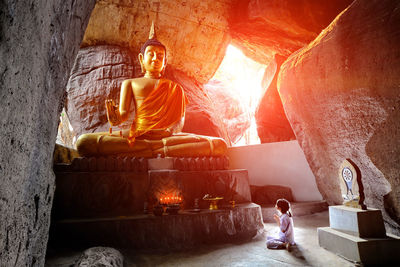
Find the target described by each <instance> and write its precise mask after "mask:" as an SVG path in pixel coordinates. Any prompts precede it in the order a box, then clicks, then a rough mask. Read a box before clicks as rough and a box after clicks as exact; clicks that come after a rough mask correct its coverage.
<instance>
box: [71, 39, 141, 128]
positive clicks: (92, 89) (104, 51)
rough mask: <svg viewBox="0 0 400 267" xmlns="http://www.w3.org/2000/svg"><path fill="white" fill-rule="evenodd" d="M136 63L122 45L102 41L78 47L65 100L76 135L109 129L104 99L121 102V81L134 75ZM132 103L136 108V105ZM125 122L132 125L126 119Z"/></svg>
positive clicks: (127, 126) (126, 126)
mask: <svg viewBox="0 0 400 267" xmlns="http://www.w3.org/2000/svg"><path fill="white" fill-rule="evenodd" d="M134 66H135V63H134V60H133V54H132V53H131V51H130V50H129V49H126V48H123V47H119V46H115V45H99V46H89V47H85V48H81V49H80V50H79V52H78V55H77V57H76V60H75V64H74V67H73V69H72V70H71V76H70V78H69V81H68V85H67V93H68V95H67V101H66V103H65V110H66V113H67V115H68V119H69V122H70V123H71V125H72V128H73V131H74V133H75V134H76V135H77V136H79V135H81V134H83V133H92V132H104V131H108V128H109V127H110V125H109V124H108V121H107V115H106V109H105V104H104V103H105V100H106V99H108V98H111V99H114V100H115V101H116V103H118V102H119V92H120V90H121V83H122V81H124V80H126V79H130V78H133V77H134V74H135V67H134ZM131 107H132V110H133V105H131ZM132 114H133V113H132ZM131 119H132V117H131ZM129 121H131V120H129ZM122 126H125V128H129V127H130V125H127V124H126V123H125V125H122ZM65 130H68V129H65Z"/></svg>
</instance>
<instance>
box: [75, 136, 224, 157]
mask: <svg viewBox="0 0 400 267" xmlns="http://www.w3.org/2000/svg"><path fill="white" fill-rule="evenodd" d="M143 137H146V136H141V137H139V138H137V139H136V140H135V142H134V144H133V145H132V144H129V142H128V139H127V138H125V137H124V135H123V136H122V137H121V136H119V135H117V134H109V133H107V132H102V133H90V134H83V135H81V136H80V137H79V138H78V141H77V144H76V145H77V149H78V152H79V154H80V155H81V156H86V157H88V156H108V155H129V156H136V157H148V158H150V157H156V156H157V155H161V156H170V157H203V156H222V155H225V154H226V151H227V146H226V143H225V142H224V140H223V139H221V138H217V137H208V136H201V135H194V134H186V133H180V134H177V135H172V136H168V137H164V138H162V139H161V140H150V139H143Z"/></svg>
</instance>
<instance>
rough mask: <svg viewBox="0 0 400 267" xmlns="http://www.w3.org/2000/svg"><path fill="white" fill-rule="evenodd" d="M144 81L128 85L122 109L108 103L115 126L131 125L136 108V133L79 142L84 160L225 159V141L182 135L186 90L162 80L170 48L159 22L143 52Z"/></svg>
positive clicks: (91, 136)
mask: <svg viewBox="0 0 400 267" xmlns="http://www.w3.org/2000/svg"><path fill="white" fill-rule="evenodd" d="M139 62H140V65H141V68H142V71H143V72H144V76H143V77H141V78H134V79H128V80H125V81H123V82H122V85H121V92H120V101H119V106H117V105H115V103H114V101H113V100H111V99H107V100H106V110H107V118H108V121H109V123H110V124H111V126H116V125H119V124H121V123H122V122H124V121H126V120H127V119H128V116H129V110H130V105H131V103H132V102H133V103H134V105H135V119H134V121H133V123H132V125H131V128H130V129H124V130H122V131H118V132H117V133H113V132H112V130H111V128H110V132H99V133H87V134H83V135H81V136H80V137H79V138H78V140H77V143H76V146H77V150H78V152H79V154H80V155H81V156H106V155H129V156H136V157H157V156H158V155H161V156H164V157H166V156H172V157H199V156H222V155H225V154H226V152H227V145H226V143H225V141H224V140H223V139H221V138H217V137H209V136H201V135H195V134H190V133H182V132H181V130H182V128H183V123H184V118H185V107H186V103H187V99H186V96H185V94H184V91H183V89H182V87H181V86H180V85H179V84H177V83H175V82H173V81H170V80H168V79H165V78H163V77H162V74H163V73H164V70H165V67H166V47H165V46H164V45H163V44H162V43H161V42H159V41H158V40H157V39H156V36H155V31H154V24H153V25H152V29H151V31H150V35H149V40H147V41H146V42H145V43H144V45H143V46H142V48H141V52H140V54H139Z"/></svg>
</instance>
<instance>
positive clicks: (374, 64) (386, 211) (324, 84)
mask: <svg viewBox="0 0 400 267" xmlns="http://www.w3.org/2000/svg"><path fill="white" fill-rule="evenodd" d="M399 24H400V3H399V2H398V1H377V0H374V1H369V0H359V1H355V2H354V3H353V4H352V5H351V6H350V7H349V8H348V9H347V10H346V11H345V12H344V13H342V15H341V16H339V17H338V18H337V19H335V21H333V22H332V23H331V24H330V25H329V27H327V28H326V29H325V30H324V31H323V32H322V33H321V34H320V35H319V36H318V38H317V39H315V40H314V41H313V42H312V43H310V44H309V45H308V46H307V47H305V48H304V49H302V50H300V51H299V52H297V53H296V54H294V55H293V56H291V57H290V58H289V59H288V61H286V62H285V63H284V64H283V65H282V68H281V73H280V76H279V82H278V83H279V88H278V90H279V93H280V95H281V98H282V102H283V105H284V108H285V111H286V114H287V115H288V119H289V121H290V123H291V125H292V128H293V130H294V132H295V133H296V136H297V139H298V141H299V143H300V145H301V147H302V149H303V151H304V153H305V155H306V158H307V161H308V163H309V164H310V167H311V169H312V170H313V173H314V175H315V177H316V179H317V185H318V188H319V189H320V191H321V194H322V195H323V197H324V198H325V199H327V200H328V201H329V202H330V203H331V204H332V203H340V202H341V201H342V200H341V196H340V189H339V180H338V177H337V176H338V174H337V173H338V168H339V166H340V164H341V162H342V161H343V160H344V159H346V158H348V159H351V160H352V161H353V162H354V163H355V164H356V165H357V166H358V167H359V169H360V171H361V175H362V181H363V184H364V190H365V197H366V204H367V206H369V207H374V208H379V209H382V210H383V215H384V220H385V222H386V226H388V227H387V230H390V231H392V232H394V233H397V234H400V227H399V224H400V182H399V176H400V143H399V142H400V141H399V140H400V138H399V137H400V135H399V129H400V116H399V115H400V113H399V110H400V95H399V88H400V87H399V84H400V76H399V73H400V47H399V43H400V29H399V27H398V25H399Z"/></svg>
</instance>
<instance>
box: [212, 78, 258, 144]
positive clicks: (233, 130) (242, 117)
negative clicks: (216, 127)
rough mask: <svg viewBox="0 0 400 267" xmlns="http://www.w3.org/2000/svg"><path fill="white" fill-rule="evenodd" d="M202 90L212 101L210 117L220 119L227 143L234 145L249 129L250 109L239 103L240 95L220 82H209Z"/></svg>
mask: <svg viewBox="0 0 400 267" xmlns="http://www.w3.org/2000/svg"><path fill="white" fill-rule="evenodd" d="M204 89H205V90H206V92H207V93H208V95H209V96H210V97H211V99H212V105H213V106H212V107H213V114H212V116H213V117H220V121H222V123H223V125H224V127H225V129H226V132H227V135H228V138H229V141H230V142H231V143H232V144H235V143H236V142H238V141H239V139H240V138H241V137H242V136H243V134H244V133H245V131H246V130H247V129H248V128H249V127H250V123H251V122H250V116H251V115H250V114H251V113H250V108H249V107H247V106H245V105H244V104H243V103H242V102H241V98H240V95H238V94H235V92H234V90H232V89H231V88H229V87H228V86H227V85H225V84H224V83H223V82H221V81H218V80H211V81H209V82H208V83H207V84H205V85H204Z"/></svg>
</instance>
